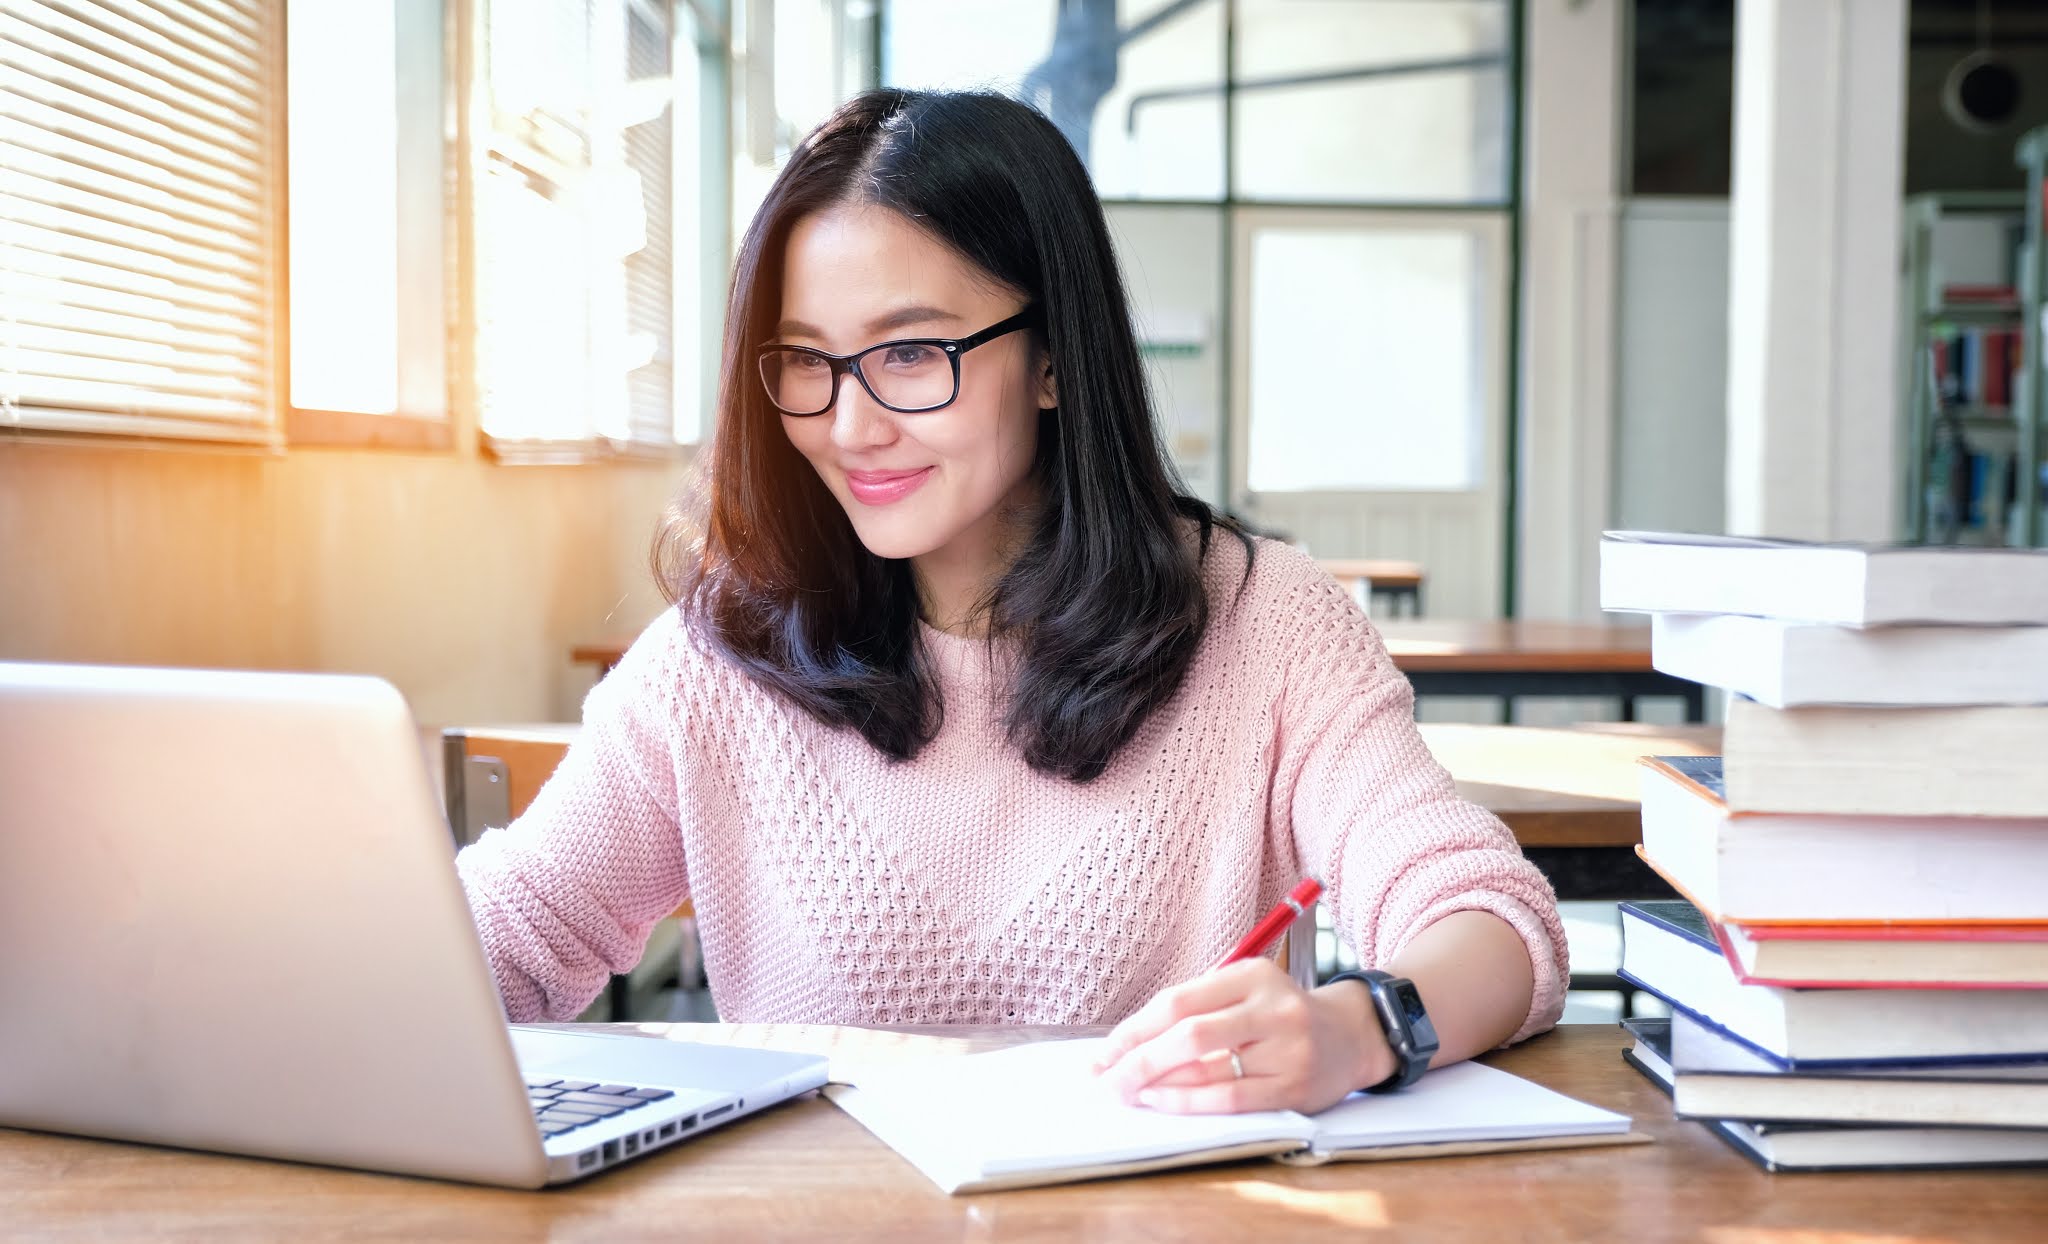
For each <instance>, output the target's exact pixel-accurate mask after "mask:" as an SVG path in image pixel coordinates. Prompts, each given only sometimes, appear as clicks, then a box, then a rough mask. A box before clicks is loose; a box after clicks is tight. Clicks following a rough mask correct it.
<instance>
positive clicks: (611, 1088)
mask: <svg viewBox="0 0 2048 1244" xmlns="http://www.w3.org/2000/svg"><path fill="white" fill-rule="evenodd" d="M589 1091H590V1092H593V1093H604V1094H607V1095H609V1096H613V1097H623V1096H624V1095H626V1094H627V1093H630V1092H632V1091H633V1086H632V1085H630V1084H600V1085H598V1086H597V1087H596V1088H594V1089H591V1090H589Z"/></svg>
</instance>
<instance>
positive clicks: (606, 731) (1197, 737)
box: [456, 534, 1565, 1040]
mask: <svg viewBox="0 0 2048 1244" xmlns="http://www.w3.org/2000/svg"><path fill="white" fill-rule="evenodd" d="M1244 563H1245V555H1244V552H1243V550H1242V546H1240V545H1239V544H1238V542H1237V541H1236V540H1235V539H1234V538H1232V537H1229V536H1227V535H1221V534H1219V536H1218V538H1217V539H1216V540H1215V541H1214V543H1213V544H1212V546H1211V551H1210V553H1209V557H1208V562H1207V566H1206V570H1205V579H1206V581H1207V585H1208V591H1209V599H1210V601H1211V612H1210V622H1209V629H1208V631H1207V632H1206V634H1205V635H1204V636H1203V638H1202V641H1201V643H1200V645H1199V647H1198V649H1197V652H1196V656H1195V658H1194V661H1193V663H1192V665H1191V666H1190V668H1189V670H1188V673H1187V678H1186V681H1185V682H1184V683H1183V684H1182V686H1181V689H1180V690H1179V692H1178V693H1177V694H1176V695H1175V696H1174V697H1173V698H1172V699H1171V700H1169V701H1167V702H1166V703H1165V704H1163V705H1162V706H1161V707H1160V708H1159V709H1158V710H1156V711H1155V712H1154V713H1153V714H1152V715H1151V716H1150V717H1149V718H1148V719H1147V720H1146V721H1145V722H1144V724H1143V725H1142V726H1141V727H1140V728H1139V730H1138V732H1137V733H1136V734H1134V735H1133V736H1132V737H1131V739H1130V740H1129V741H1128V742H1127V743H1126V744H1125V745H1124V747H1123V749H1122V750H1121V751H1120V752H1119V753H1118V754H1117V755H1116V757H1115V758H1114V760H1113V761H1112V762H1111V764H1110V766H1109V768H1108V769H1107V770H1106V771H1105V772H1104V773H1103V774H1102V776H1100V777H1098V778H1097V779H1095V780H1094V781H1092V782H1089V783H1087V784H1085V785H1076V784H1074V783H1071V782H1068V781H1065V780H1063V779H1060V778H1056V777H1050V776H1046V775H1043V774H1039V773H1035V772H1033V771H1032V770H1031V769H1030V768H1029V767H1027V766H1026V765H1025V764H1024V762H1023V760H1022V758H1021V757H1020V756H1018V755H1017V754H1016V753H1015V752H1014V751H1013V750H1012V749H1011V748H1010V747H1008V746H1007V745H1006V744H1005V742H1004V739H1003V735H1002V730H1001V724H1000V705H1001V698H1002V695H1003V680H1002V679H1001V677H1000V676H999V671H997V670H992V669H991V668H990V665H989V661H988V659H987V656H986V651H987V650H986V648H985V646H984V645H983V644H981V643H979V642H975V641H970V640H964V639H961V638H958V637H955V636H951V635H948V634H945V633H943V632H940V631H937V630H933V629H931V628H929V627H927V628H925V630H924V640H925V642H926V643H928V644H929V645H931V647H932V649H933V651H934V655H935V658H936V661H935V664H936V665H937V666H938V668H939V674H940V687H941V689H942V691H943V694H944V697H945V705H946V715H945V725H944V727H943V729H942V730H941V731H940V733H939V735H938V737H937V738H935V739H934V740H933V741H932V743H931V744H930V745H929V746H928V747H927V748H926V749H925V750H924V751H923V752H922V753H921V754H919V755H918V757H917V758H916V759H915V760H913V761H909V762H905V763H895V762H891V761H889V760H888V759H887V758H885V757H884V756H883V755H882V754H881V753H879V752H877V751H875V750H874V749H873V748H872V747H870V746H869V745H868V743H867V742H866V740H864V739H863V738H862V737H861V736H860V735H859V734H858V733H856V732H854V731H851V730H834V729H828V728H826V727H824V726H821V725H819V724H818V723H817V722H815V721H813V720H812V719H811V718H809V717H808V716H806V715H805V714H804V713H803V712H802V711H800V710H798V709H796V708H794V707H792V706H790V705H789V704H787V703H786V702H784V701H782V700H781V699H779V698H778V697H776V696H775V695H774V694H773V693H771V692H769V691H767V690H766V689H764V688H763V687H761V686H760V685H758V684H756V683H755V682H753V681H752V680H750V679H749V678H748V677H747V676H746V675H745V674H743V673H742V672H740V671H739V670H738V669H736V668H735V667H733V666H731V665H730V664H728V663H726V662H725V661H724V660H723V659H722V658H720V657H718V656H716V655H715V654H714V653H712V652H711V650H710V649H708V648H707V647H706V646H704V644H703V643H702V642H701V641H700V639H699V638H698V637H697V636H695V635H693V634H692V633H691V631H690V630H689V628H688V627H687V625H686V624H685V623H684V622H682V621H681V620H680V618H679V616H678V615H677V613H676V612H675V611H674V610H670V611H668V612H667V613H664V614H663V615H662V617H661V618H660V619H659V620H658V621H656V622H655V623H654V624H653V625H652V626H650V627H649V628H648V629H647V631H646V632H645V633H644V634H643V635H641V637H640V638H639V640H638V641H637V642H636V643H635V644H634V645H633V647H632V649H631V650H630V651H629V652H628V653H627V654H626V656H625V659H624V660H623V661H622V662H621V663H620V664H619V666H618V667H617V668H616V669H615V670H613V671H612V673H611V674H610V676H608V677H607V678H605V680H604V681H603V682H602V683H600V684H599V685H598V686H597V687H596V688H595V689H593V690H592V691H591V693H590V696H589V699H588V700H587V701H586V702H585V703H584V706H583V718H584V729H583V733H582V736H581V738H580V740H579V741H578V742H577V743H576V745H575V746H574V747H573V748H571V749H570V752H569V754H568V756H567V757H566V758H565V759H564V760H563V762H562V765H561V767H560V769H559V770H558V771H557V772H556V774H555V775H554V777H553V779H552V780H550V781H549V782H548V783H547V785H546V787H545V788H544V789H543V790H542V791H541V792H540V795H539V797H538V798H537V799H536V800H535V801H534V804H533V806H532V807H531V808H529V809H528V810H527V812H526V813H525V814H524V815H523V816H521V817H520V818H518V820H517V821H515V822H514V823H513V824H512V825H511V826H510V827H508V828H505V829H498V830H492V831H490V832H488V833H486V834H485V835H484V836H483V837H482V838H481V839H480V840H479V841H477V842H476V843H475V844H474V845H472V846H470V847H469V848H467V849H466V850H464V851H463V852H462V853H461V855H460V857H459V858H458V859H457V861H456V863H457V867H458V869H459V870H460V873H461V876H462V881H463V884H464V886H465V887H466V889H467V891H468V894H469V902H470V906H471V908H472V910H473V911H474V913H475V916H476V921H477V926H478V928H479V930H480V931H481V933H482V938H483V943H484V947H485V949H486V951H487V952H488V954H489V957H490V963H491V969H492V971H493V972H494V973H495V975H496V977H497V982H498V988H499V990H500V992H501V993H502V995H503V998H504V1002H505V1009H506V1011H507V1013H508V1014H509V1015H510V1016H511V1017H512V1018H513V1019H514V1020H537V1019H542V1018H554V1019H562V1018H568V1017H572V1016H574V1015H576V1014H577V1013H578V1012H580V1011H581V1010H582V1009H583V1008H584V1007H585V1006H586V1005H587V1004H588V1003H589V1002H590V1000H591V999H592V998H593V997H595V996H596V994H597V992H598V990H599V989H600V988H601V987H602V986H603V985H604V982H605V980H606V978H607V975H608V974H609V973H612V972H623V971H625V970H627V969H628V968H630V967H631V966H632V965H633V964H634V963H635V962H637V961H638V959H639V957H640V953H641V949H642V947H643V945H644V944H645V942H646V939H647V936H648V934H649V931H650V930H651V928H652V927H653V925H654V923H655V922H656V921H658V920H660V919H661V918H662V917H663V916H666V915H668V914H669V913H670V912H671V911H673V910H675V908H676V907H677V906H678V905H680V904H681V903H682V902H683V900H684V899H693V900H695V903H696V909H697V920H698V928H699V931H700V933H701V935H702V938H703V945H704V956H705V965H706V970H707V972H708V975H709V977H710V981H711V989H712V995H713V1001H714V1002H715V1003H716V1005H717V1008H718V1013H719V1015H720V1016H721V1017H722V1018H724V1019H727V1020H732V1021H791V1022H795V1021H803V1022H814V1023H868V1024H881V1023H918V1024H946V1023H956V1024H989V1023H1019V1024H1099V1023H1110V1022H1114V1021H1116V1020H1118V1019H1121V1018H1123V1017H1124V1016H1126V1015H1128V1014H1130V1013H1131V1012H1132V1011H1133V1010H1135V1009H1136V1008H1137V1007H1138V1006H1139V1005H1141V1004H1142V1003H1143V1002H1145V1000H1146V999H1148V998H1150V997H1151V996H1152V995H1153V994H1154V993H1156V992H1157V991H1158V990H1159V989H1160V988H1162V987H1163V986H1165V985H1168V984H1172V983H1174V982H1177V981H1181V980H1185V979H1187V978H1188V977H1191V976H1193V975H1195V974H1197V973H1198V972H1200V971H1201V970H1202V969H1203V968H1205V967H1206V966H1207V965H1208V964H1210V963H1212V962H1214V961H1215V960H1216V959H1217V958H1218V957H1219V956H1220V955H1221V954H1222V953H1223V952H1224V951H1226V950H1228V949H1229V948H1230V945H1231V944H1232V943H1233V942H1234V941H1235V940H1236V939H1237V937H1238V936H1239V935H1240V934H1242V933H1243V932H1244V930H1245V929H1247V928H1248V927H1250V925H1251V924H1252V922H1253V921H1254V920H1256V919H1257V918H1258V917H1259V916H1260V915H1261V914H1263V913H1264V912H1265V910H1266V909H1267V908H1268V907H1270V906H1271V905H1272V904H1273V903H1274V902H1276V901H1277V900H1278V899H1279V897H1280V896H1281V895H1282V894H1283V893H1285V892H1286V890H1287V889H1288V887H1290V886H1291V885H1293V884H1294V882H1295V881H1296V880H1298V879H1299V878H1300V877H1302V876H1304V875H1313V876H1316V877H1319V878H1321V879H1322V881H1323V883H1324V885H1325V886H1326V887H1327V889H1326V892H1325V894H1324V898H1323V902H1324V903H1325V904H1327V905H1329V906H1330V908H1331V910H1332V914H1333V919H1334V921H1335V923H1336V927H1337V929H1338V930H1339V932H1340V934H1341V935H1342V936H1343V937H1344V939H1345V940H1346V941H1347V942H1348V943H1349V945H1351V946H1352V947H1353V948H1354V949H1355V950H1356V951H1357V952H1358V956H1359V959H1360V960H1361V961H1362V962H1364V963H1367V964H1376V963H1385V962H1386V961H1387V960H1388V959H1390V958H1391V957H1392V956H1393V955H1395V954H1396V953H1397V952H1398V951H1399V950H1400V949H1401V947H1402V946H1403V945H1404V944H1405V943H1406V942H1407V941H1408V940H1409V939H1410V938H1412V937H1414V936H1415V935H1416V934H1417V933H1419V932H1421V931H1422V929H1424V928H1425V927H1427V926H1428V925H1429V924H1430V923H1431V922H1432V921H1435V920H1437V919H1439V918H1441V917H1443V916H1445V915H1448V914H1450V913H1451V912H1455V911H1464V910H1473V909H1476V910H1480V911H1489V912H1492V913H1493V914H1495V915H1497V916H1499V917H1500V918H1501V919H1503V920H1505V921H1507V922H1508V923H1509V924H1510V925H1512V926H1514V928H1515V929H1516V931H1517V932H1519V933H1520V934H1521V935H1522V938H1523V939H1524V941H1526V942H1527V944H1528V947H1529V958H1530V960H1531V961H1532V962H1533V964H1534V965H1535V979H1536V989H1535V999H1534V1002H1533V1004H1532V1006H1531V1007H1530V1010H1529V1015H1528V1018H1527V1020H1526V1021H1525V1022H1524V1023H1523V1024H1522V1026H1521V1029H1520V1031H1518V1032H1517V1033H1516V1034H1515V1039H1516V1040H1519V1039H1520V1038H1522V1037H1524V1036H1527V1035H1529V1034H1531V1033H1535V1032H1540V1031H1542V1030H1543V1029H1545V1028H1547V1027H1549V1026H1550V1025H1551V1024H1553V1023H1555V1022H1556V1019H1557V1016H1558V1013H1559V1011H1560V1010H1561V1009H1562V1007H1563V998H1564V972H1565V940H1564V933H1563V929H1562V927H1561V926H1560V925H1559V923H1558V918H1557V908H1556V903H1555V900H1554V898H1553V896H1552V893H1551V889H1550V886H1549V884H1548V883H1547V882H1546V881H1545V880H1544V878H1543V877H1542V875H1541V874H1540V873H1538V872H1537V871H1536V869H1535V868H1534V867H1533V866H1531V865H1530V864H1529V863H1528V862H1527V861H1526V860H1524V859H1523V858H1522V855H1521V852H1520V851H1519V850H1518V849H1517V847H1516V845H1515V840H1514V838H1513V836H1512V835H1510V834H1509V832H1508V830H1507V828H1506V827H1505V826H1503V825H1502V824H1501V823H1500V821H1499V820H1497V819H1496V818H1495V817H1494V816H1493V815H1492V814H1490V813H1488V812H1486V811H1484V810H1483V809H1480V808H1478V807H1475V806H1474V805H1472V804H1469V803H1465V802H1463V801H1461V800H1460V799H1459V798H1458V797H1457V795H1456V794H1455V793H1454V792H1453V789H1452V785H1451V780H1450V778H1449V777H1448V776H1447V775H1446V774H1445V772H1444V770H1443V768H1442V767H1441V766H1439V765H1438V764H1437V763H1436V761H1435V760H1434V759H1433V758H1432V757H1431V756H1430V754H1429V752H1428V750H1427V749H1426V748H1425V747H1424V746H1423V743H1422V740H1421V738H1420V736H1419V735H1418V734H1417V733H1416V729H1415V723H1414V720H1413V711H1412V707H1411V705H1412V693H1411V692H1410V690H1409V687H1408V682H1407V680H1406V679H1405V678H1404V677H1402V675H1401V674H1400V672H1399V671H1398V670H1396V669H1395V668H1394V666H1393V664H1392V662H1391V661H1390V660H1389V659H1388V657H1387V654H1386V650H1385V648H1384V647H1383V646H1382V645H1381V643H1380V638H1379V635H1378V633H1377V632H1376V631H1375V630H1374V629H1373V627H1372V625H1371V623H1369V622H1367V621H1366V618H1365V615H1364V614H1363V613H1362V612H1361V611H1360V610H1359V608H1358V606H1357V605H1356V604H1355V603H1354V602H1353V601H1352V600H1351V598H1350V597H1349V596H1347V595H1346V594H1345V592H1344V591H1343V590H1342V589H1340V588H1339V587H1338V586H1337V585H1336V584H1335V583H1334V582H1333V581H1332V580H1331V579H1330V578H1329V576H1327V575H1326V574H1324V573H1323V572H1322V571H1321V570H1320V568H1318V567H1317V566H1316V565H1315V563H1314V562H1312V561H1310V560H1309V559H1308V558H1307V557H1306V556H1304V555H1303V554H1301V553H1299V552H1297V551H1295V550H1294V549H1291V548H1289V547H1287V546H1286V545H1282V544H1276V543H1272V542H1261V543H1260V544H1259V548H1258V555H1257V557H1256V559H1255V560H1254V566H1253V571H1252V576H1251V580H1250V583H1249V585H1248V586H1247V587H1246V588H1245V590H1244V592H1243V593H1242V595H1239V594H1238V593H1237V586H1238V583H1239V581H1240V575H1241V573H1242V571H1243V568H1244ZM997 664H998V665H1000V664H1001V662H1000V660H999V661H998V662H997Z"/></svg>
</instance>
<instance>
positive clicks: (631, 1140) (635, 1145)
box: [626, 1136, 640, 1158]
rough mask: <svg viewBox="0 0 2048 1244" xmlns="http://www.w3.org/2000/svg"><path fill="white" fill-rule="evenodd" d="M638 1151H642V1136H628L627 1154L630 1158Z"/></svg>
mask: <svg viewBox="0 0 2048 1244" xmlns="http://www.w3.org/2000/svg"><path fill="white" fill-rule="evenodd" d="M638 1152H640V1138H639V1137H638V1136H628V1137H626V1156H627V1157H629V1158H630V1157H632V1156H633V1155H634V1154H636V1153H638Z"/></svg>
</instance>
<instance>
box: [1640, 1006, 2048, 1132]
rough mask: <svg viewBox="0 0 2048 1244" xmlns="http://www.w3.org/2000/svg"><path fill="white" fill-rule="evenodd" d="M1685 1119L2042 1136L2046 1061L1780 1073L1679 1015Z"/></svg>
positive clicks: (2047, 1093)
mask: <svg viewBox="0 0 2048 1244" xmlns="http://www.w3.org/2000/svg"><path fill="white" fill-rule="evenodd" d="M1671 1069H1672V1072H1673V1076H1674V1078H1673V1084H1672V1106H1673V1108H1674V1109H1675V1110H1676V1111H1677V1112H1678V1114H1679V1115H1680V1117H1682V1118H1693V1119H1744V1120H1748V1121H1752V1122H1753V1121H1756V1120H1762V1119H1770V1120H1778V1121H1781V1122H1809V1123H1811V1122H1830V1123H1896V1124H1920V1125H1923V1126H1929V1127H2028V1128H2048V1062H2043V1061H2040V1060H2039V1059H2027V1060H2013V1061H2006V1062H1997V1061H1990V1062H1978V1061H1971V1062H1948V1063H1938V1064H1928V1063H1914V1064H1885V1063H1865V1064H1847V1065H1836V1066H1829V1067H1787V1066H1786V1065H1784V1064H1783V1063H1781V1062H1777V1061H1774V1060H1772V1059H1769V1058H1766V1057H1765V1056H1763V1055H1762V1054H1759V1053H1757V1052H1756V1051H1754V1050H1752V1049H1750V1048H1749V1047H1747V1046H1745V1045H1743V1044H1742V1043H1741V1042H1740V1041H1737V1040H1735V1039H1734V1038H1733V1037H1730V1036H1728V1035H1727V1034H1726V1033H1722V1032H1717V1031H1715V1030H1714V1029H1713V1028H1712V1027H1710V1026H1708V1025H1706V1024H1703V1023H1701V1022H1700V1021H1698V1020H1696V1019H1693V1018H1692V1017H1691V1016H1689V1015H1686V1014H1685V1013H1684V1012H1682V1011H1681V1012H1679V1013H1677V1014H1675V1015H1673V1016H1672V1017H1671Z"/></svg>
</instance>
